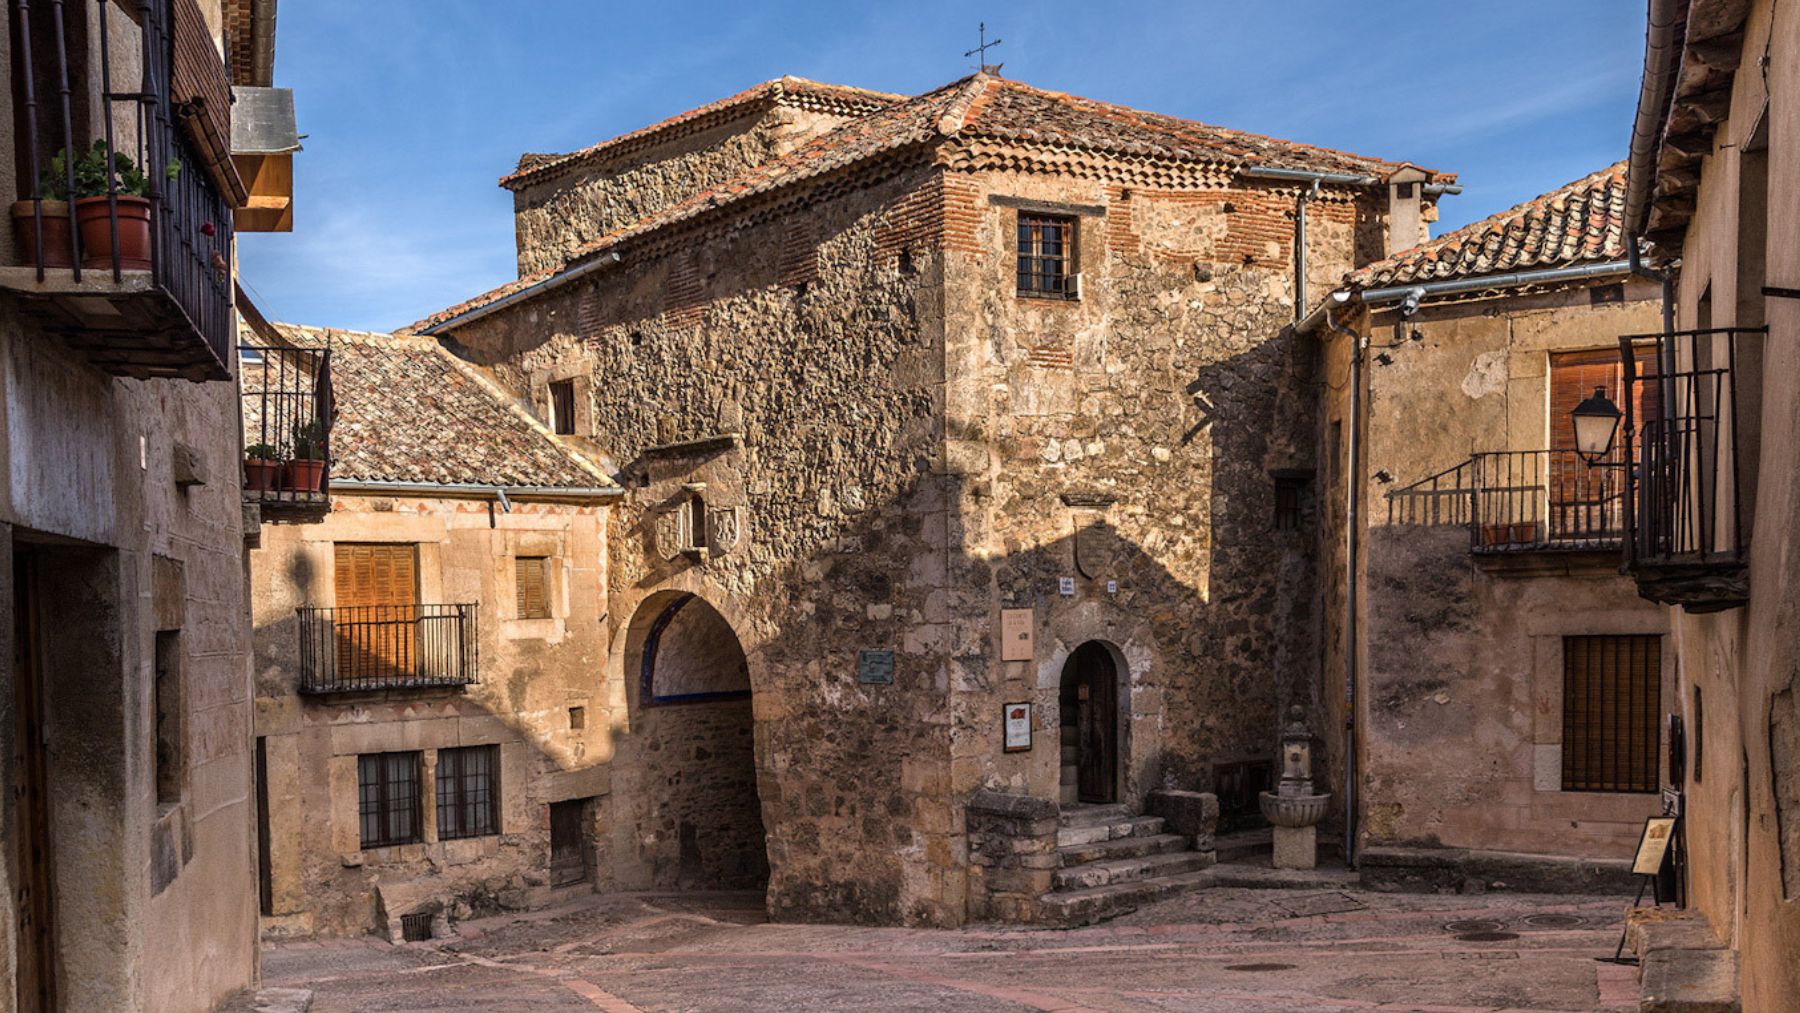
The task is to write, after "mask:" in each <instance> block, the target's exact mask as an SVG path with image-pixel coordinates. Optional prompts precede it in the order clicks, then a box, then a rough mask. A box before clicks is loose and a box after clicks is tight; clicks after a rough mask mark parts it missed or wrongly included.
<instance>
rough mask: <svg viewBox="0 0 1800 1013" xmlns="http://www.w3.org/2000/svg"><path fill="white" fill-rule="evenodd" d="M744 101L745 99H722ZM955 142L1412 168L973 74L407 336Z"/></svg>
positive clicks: (817, 141)
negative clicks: (753, 199)
mask: <svg viewBox="0 0 1800 1013" xmlns="http://www.w3.org/2000/svg"><path fill="white" fill-rule="evenodd" d="M739 100H741V96H733V97H732V98H731V99H727V100H725V101H727V102H732V101H739ZM684 115H687V114H684ZM952 137H987V138H994V139H997V140H1000V141H1003V142H1012V143H1022V144H1047V145H1053V146H1058V147H1065V148H1085V149H1089V150H1094V151H1101V152H1107V153H1112V154H1119V155H1127V156H1148V157H1156V158H1162V159H1169V160H1173V161H1185V162H1196V163H1206V164H1222V165H1227V166H1234V165H1260V166H1278V167H1283V168H1301V169H1314V170H1318V171H1324V172H1345V173H1356V174H1364V175H1374V176H1379V175H1382V174H1385V173H1390V172H1393V171H1395V170H1397V169H1399V168H1400V167H1401V166H1402V165H1404V164H1406V163H1402V162H1390V161H1385V160H1382V159H1376V158H1369V157H1367V156H1363V155H1354V154H1350V153H1348V152H1341V151H1333V150H1331V149H1328V148H1318V147H1314V146H1312V145H1307V144H1298V143H1295V142H1292V141H1283V140H1278V139H1275V138H1271V137H1265V136H1263V135H1261V134H1250V133H1245V132H1243V131H1239V130H1228V129H1226V128H1224V127H1215V126H1210V125H1208V124H1204V123H1197V122H1194V121H1191V120H1183V119H1178V118H1176V117H1173V116H1163V115H1161V114H1158V113H1148V112H1143V111H1141V110H1137V109H1130V108H1127V107H1125V106H1120V105H1113V104H1111V103H1107V102H1097V101H1095V100H1093V99H1085V98H1079V97H1077V96H1073V95H1066V94H1063V93H1061V92H1052V91H1045V90H1043V89H1041V88H1034V87H1032V86H1031V85H1028V84H1024V83H1022V82H1018V81H1009V80H1005V79H1003V78H998V77H994V76H992V75H988V74H974V75H971V76H969V77H966V78H963V79H961V80H958V81H953V82H951V83H950V84H947V85H945V86H943V87H941V88H938V89H935V90H933V91H929V92H925V93H924V94H922V95H918V96H915V97H913V98H910V99H906V100H904V101H900V102H895V103H893V104H892V105H889V106H887V107H885V108H882V109H878V110H876V111H874V112H871V113H869V114H868V115H866V116H863V117H861V118H859V119H855V120H851V121H849V122H847V123H845V124H843V125H841V126H839V127H837V128H836V129H834V130H831V131H828V132H826V133H824V134H822V135H820V136H819V137H817V138H814V139H813V140H812V141H809V142H808V143H806V144H804V145H802V146H800V147H799V148H796V149H795V150H794V151H792V152H789V153H788V154H786V155H784V156H782V157H780V158H775V159H771V160H770V161H768V162H764V163H762V164H761V165H758V166H755V167H754V168H751V169H749V170H747V171H746V172H744V173H742V174H740V175H738V176H736V177H734V178H732V179H731V180H728V181H727V182H725V183H723V184H721V185H719V186H717V187H714V188H713V189H711V190H706V191H702V192H701V193H698V194H695V195H693V196H692V197H690V198H688V199H687V200H684V201H682V202H680V203H677V204H674V205H672V206H670V207H668V208H665V209H663V210H661V211H658V212H655V213H653V214H650V215H648V216H646V217H644V218H642V219H639V220H638V221H636V222H634V223H632V224H631V225H629V226H626V227H625V228H622V229H619V230H616V231H614V232H612V233H609V234H607V235H604V236H600V237H598V238H596V239H593V240H590V241H588V242H587V243H584V244H582V245H581V246H579V247H577V248H576V250H575V251H574V252H573V253H572V254H570V255H569V257H568V258H567V259H565V260H564V261H563V262H562V263H561V264H559V265H556V266H554V267H551V268H546V269H544V270H542V271H539V272H536V273H535V274H531V275H527V276H525V277H522V278H519V279H518V280H516V281H512V282H508V283H506V284H505V285H501V286H499V287H498V288H495V289H492V290H490V291H488V292H484V293H482V294H481V295H479V296H476V297H475V298H473V299H470V300H468V301H466V302H463V303H459V304H458V305H455V306H451V307H449V308H447V309H445V310H442V311H440V312H438V313H435V314H433V315H431V316H429V317H427V318H425V319H424V320H421V321H419V322H417V323H415V324H412V325H411V326H409V327H406V328H403V330H404V331H406V332H416V331H421V330H426V329H429V328H431V327H435V326H437V325H439V324H442V323H444V322H445V321H448V320H451V319H454V318H455V317H458V316H461V315H462V314H464V313H468V312H471V311H473V310H477V309H480V308H481V307H483V306H487V305H489V304H491V303H494V302H496V301H498V300H500V299H504V298H506V297H507V296H509V295H513V294H515V293H517V292H521V291H524V290H526V289H529V288H531V287H533V286H535V285H538V284H541V283H543V282H546V281H549V280H550V279H552V278H554V277H555V276H556V275H558V274H560V273H562V272H563V271H565V270H568V269H569V268H570V267H572V266H574V265H575V264H577V263H579V262H581V261H583V260H586V259H588V258H589V257H592V256H594V255H595V254H597V253H599V252H601V251H603V250H606V249H608V248H610V247H613V246H616V245H618V244H619V243H621V242H624V241H626V240H628V239H631V238H632V237H635V236H640V235H643V234H645V233H648V232H652V231H654V230H656V229H660V228H664V227H666V226H669V225H673V224H676V223H678V222H681V221H685V220H687V219H690V218H693V217H696V216H698V215H700V214H703V213H705V212H708V211H711V210H713V209H715V208H719V207H723V206H725V205H728V204H732V203H734V202H736V201H740V200H743V199H745V198H747V197H750V196H753V195H755V194H759V193H765V192H767V191H770V190H774V189H776V188H778V187H782V186H786V185H789V184H791V183H794V182H797V181H800V180H804V179H808V178H811V177H815V176H819V175H823V174H825V173H828V172H831V171H833V170H836V169H839V168H843V167H845V166H849V165H852V164H854V163H857V162H860V161H863V160H865V159H869V158H873V157H875V156H877V155H880V154H882V153H884V152H888V151H892V150H895V149H897V148H901V147H905V146H907V145H909V144H917V143H925V142H928V141H935V140H943V139H949V138H952ZM1427 174H1428V175H1430V176H1433V177H1434V178H1438V179H1446V180H1447V179H1454V178H1455V177H1454V176H1452V175H1448V174H1443V173H1432V172H1430V171H1429V170H1427Z"/></svg>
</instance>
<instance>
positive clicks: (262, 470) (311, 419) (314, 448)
mask: <svg viewBox="0 0 1800 1013" xmlns="http://www.w3.org/2000/svg"><path fill="white" fill-rule="evenodd" d="M237 354H238V390H239V393H240V395H241V396H242V399H243V415H244V487H243V489H244V500H245V501H246V502H250V503H255V504H257V505H258V506H259V507H260V508H261V511H262V516H263V518H264V519H274V520H281V519H289V520H294V519H299V520H316V519H318V518H319V517H322V516H323V515H324V514H325V512H326V511H328V510H329V509H330V508H331V425H332V420H333V418H334V417H335V415H336V411H335V410H334V406H333V402H332V393H331V347H330V345H328V344H327V345H324V346H322V347H316V348H313V347H298V346H295V345H291V344H276V343H272V342H270V343H264V344H254V345H239V346H238V349H237Z"/></svg>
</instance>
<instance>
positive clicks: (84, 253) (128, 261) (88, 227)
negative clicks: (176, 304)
mask: <svg viewBox="0 0 1800 1013" xmlns="http://www.w3.org/2000/svg"><path fill="white" fill-rule="evenodd" d="M117 200H118V202H119V266H120V267H121V268H124V269H125V270H127V271H148V270H150V201H149V200H147V199H146V198H143V197H127V196H125V195H123V194H120V195H119V196H118V198H117ZM75 224H76V225H77V226H78V227H79V228H80V229H81V266H82V267H93V268H110V267H112V263H113V259H112V249H113V245H112V210H111V204H110V203H109V200H108V198H105V197H81V198H77V199H76V201H75Z"/></svg>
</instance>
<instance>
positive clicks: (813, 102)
mask: <svg viewBox="0 0 1800 1013" xmlns="http://www.w3.org/2000/svg"><path fill="white" fill-rule="evenodd" d="M905 98H906V96H904V95H894V94H891V93H889V92H884V91H870V90H869V89H866V88H852V87H849V86H848V85H841V84H825V83H823V82H819V81H808V80H807V79H805V78H803V77H778V78H776V79H775V80H773V81H764V82H763V83H762V84H759V85H757V86H755V87H753V88H748V89H746V90H744V91H741V92H738V93H737V94H736V95H731V96H729V97H726V98H722V99H720V100H718V101H717V102H708V103H707V104H706V105H703V106H700V107H699V108H697V109H689V110H688V111H687V112H684V113H678V114H677V115H674V116H671V117H669V118H668V119H666V120H661V121H659V122H656V123H652V124H650V125H649V126H647V127H643V128H641V129H638V130H633V131H631V132H630V133H625V134H620V135H619V136H617V137H612V138H608V139H607V140H604V141H601V142H600V143H599V144H593V145H589V146H588V147H585V148H582V149H581V150H580V151H571V152H569V153H567V154H548V153H537V152H527V153H526V154H524V155H521V156H520V157H519V167H518V168H517V169H515V170H513V172H512V173H511V174H509V175H506V176H502V177H501V178H500V185H501V186H503V187H507V188H508V189H517V188H519V187H521V186H524V185H525V184H527V183H532V182H535V181H537V180H539V179H542V178H544V177H546V176H551V175H554V174H556V173H557V172H560V171H562V170H563V169H568V168H573V167H575V166H577V165H580V164H581V163H583V162H587V161H592V160H593V159H597V158H604V157H607V156H610V155H614V154H617V153H619V152H622V151H626V150H629V149H630V148H632V147H634V146H636V145H638V144H642V143H645V142H648V141H652V140H659V139H661V138H663V137H664V136H669V135H674V136H679V135H680V134H682V133H689V132H693V131H698V130H706V129H710V128H711V127H714V126H717V125H718V124H720V123H724V122H727V121H729V120H732V119H734V118H736V117H738V116H741V115H743V113H744V111H745V110H747V109H748V108H750V107H751V106H755V105H759V104H765V103H766V104H789V105H798V106H802V107H807V108H820V109H828V110H832V111H837V112H843V113H851V114H857V113H867V112H873V111H875V110H877V109H880V108H882V107H884V106H889V105H893V104H894V103H895V102H899V101H902V100H903V99H905Z"/></svg>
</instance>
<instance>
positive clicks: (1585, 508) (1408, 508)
mask: <svg viewBox="0 0 1800 1013" xmlns="http://www.w3.org/2000/svg"><path fill="white" fill-rule="evenodd" d="M1624 505H1625V479H1624V476H1623V472H1622V470H1621V469H1619V468H1617V467H1608V466H1605V465H1604V464H1603V465H1599V466H1593V465H1589V464H1588V463H1587V462H1585V461H1583V460H1581V458H1580V457H1579V456H1578V455H1577V454H1576V453H1575V451H1574V450H1565V449H1551V450H1507V451H1496V452H1489V453H1480V454H1475V455H1473V456H1471V457H1470V458H1469V459H1468V460H1467V461H1464V462H1462V463H1461V464H1458V465H1456V466H1455V467H1453V468H1448V469H1445V470H1444V471H1441V472H1438V473H1437V474H1435V475H1431V476H1428V477H1426V478H1424V479H1421V480H1420V481H1418V482H1415V483H1413V484H1412V485H1409V486H1406V487H1404V488H1401V489H1396V490H1394V491H1393V492H1390V493H1389V494H1388V522H1389V523H1390V524H1454V525H1463V526H1467V528H1468V530H1469V549H1470V551H1471V552H1474V553H1476V554H1477V555H1502V554H1507V553H1528V552H1563V553H1572V552H1616V551H1617V550H1618V549H1619V547H1620V545H1621V544H1622V542H1623V539H1624V534H1625V517H1624V515H1625V510H1624Z"/></svg>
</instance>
